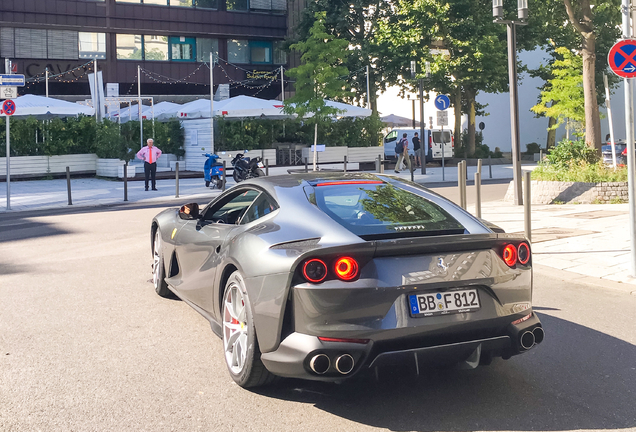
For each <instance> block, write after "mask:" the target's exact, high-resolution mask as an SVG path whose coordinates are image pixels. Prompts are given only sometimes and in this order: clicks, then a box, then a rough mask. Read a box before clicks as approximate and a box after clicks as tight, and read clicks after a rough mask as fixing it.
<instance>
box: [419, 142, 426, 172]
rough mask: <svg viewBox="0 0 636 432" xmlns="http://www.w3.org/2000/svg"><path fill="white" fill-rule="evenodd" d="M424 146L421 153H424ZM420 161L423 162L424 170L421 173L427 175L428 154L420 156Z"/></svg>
mask: <svg viewBox="0 0 636 432" xmlns="http://www.w3.org/2000/svg"><path fill="white" fill-rule="evenodd" d="M424 153H425V152H424V151H423V147H420V154H424ZM420 162H421V163H422V170H421V171H420V174H422V175H426V155H424V156H420Z"/></svg>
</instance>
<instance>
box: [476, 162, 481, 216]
mask: <svg viewBox="0 0 636 432" xmlns="http://www.w3.org/2000/svg"><path fill="white" fill-rule="evenodd" d="M475 216H477V217H478V218H479V219H481V173H480V172H476V173H475Z"/></svg>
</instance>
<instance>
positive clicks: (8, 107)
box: [2, 99, 15, 116]
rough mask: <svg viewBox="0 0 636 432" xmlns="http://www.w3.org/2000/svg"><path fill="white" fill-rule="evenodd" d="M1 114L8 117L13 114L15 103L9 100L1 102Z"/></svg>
mask: <svg viewBox="0 0 636 432" xmlns="http://www.w3.org/2000/svg"><path fill="white" fill-rule="evenodd" d="M2 112H3V113H4V114H5V115H8V116H10V115H13V114H15V102H13V101H12V100H11V99H7V100H6V101H4V102H2Z"/></svg>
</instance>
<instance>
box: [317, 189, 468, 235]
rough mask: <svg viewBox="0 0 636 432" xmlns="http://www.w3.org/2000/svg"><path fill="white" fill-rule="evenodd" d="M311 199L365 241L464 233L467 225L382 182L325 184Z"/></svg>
mask: <svg viewBox="0 0 636 432" xmlns="http://www.w3.org/2000/svg"><path fill="white" fill-rule="evenodd" d="M309 199H310V201H312V202H314V203H315V204H316V205H317V206H318V207H319V208H320V209H321V210H322V211H324V212H325V213H327V214H328V215H329V216H330V217H331V218H332V219H333V220H334V221H336V222H338V223H339V224H340V225H342V226H344V227H345V228H347V229H348V230H349V231H351V232H352V233H354V234H356V235H358V236H360V237H362V238H364V239H366V240H372V239H382V238H399V237H419V236H433V235H450V234H463V233H464V232H465V228H464V226H463V225H462V224H461V223H459V222H458V221H457V220H456V219H455V218H453V217H452V216H451V215H450V214H449V213H448V212H447V211H445V210H444V209H443V208H442V207H440V206H439V205H437V204H435V203H433V202H431V201H429V200H427V199H426V198H423V197H421V196H419V195H415V194H413V193H411V192H408V191H405V190H404V189H400V188H397V187H394V186H392V185H390V184H386V183H382V182H379V183H378V182H375V183H373V182H369V183H350V184H347V183H346V182H342V183H338V184H333V185H330V184H329V183H327V184H324V183H323V185H320V184H319V185H318V186H316V187H314V188H313V197H312V196H309Z"/></svg>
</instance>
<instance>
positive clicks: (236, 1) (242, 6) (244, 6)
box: [225, 0, 249, 11]
mask: <svg viewBox="0 0 636 432" xmlns="http://www.w3.org/2000/svg"><path fill="white" fill-rule="evenodd" d="M225 4H226V8H227V10H229V11H246V10H248V5H249V3H248V0H226V2H225Z"/></svg>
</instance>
